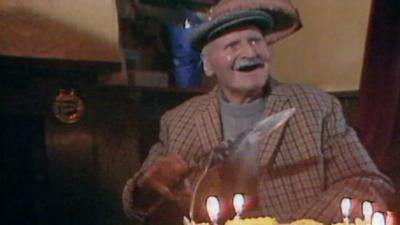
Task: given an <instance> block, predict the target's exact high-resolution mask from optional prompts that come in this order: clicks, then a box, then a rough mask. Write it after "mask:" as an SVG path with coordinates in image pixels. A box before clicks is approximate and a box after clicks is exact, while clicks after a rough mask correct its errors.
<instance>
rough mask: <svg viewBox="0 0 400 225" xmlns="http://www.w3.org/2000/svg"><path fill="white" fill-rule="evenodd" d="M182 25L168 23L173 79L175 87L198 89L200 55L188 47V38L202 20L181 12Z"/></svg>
mask: <svg viewBox="0 0 400 225" xmlns="http://www.w3.org/2000/svg"><path fill="white" fill-rule="evenodd" d="M179 13H182V15H180V16H182V18H185V19H184V22H183V23H182V24H176V23H168V24H167V29H168V35H169V42H170V48H171V53H172V58H173V63H174V78H175V85H176V86H177V87H182V88H188V87H200V86H201V81H202V76H203V70H202V63H201V57H200V53H199V52H198V51H196V50H193V49H192V48H191V47H190V43H189V38H190V35H191V33H192V31H193V28H194V27H195V26H197V25H199V24H201V23H202V22H203V21H204V19H203V18H201V17H200V16H198V15H197V14H196V13H195V12H192V11H190V10H182V11H180V12H179Z"/></svg>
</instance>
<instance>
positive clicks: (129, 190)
mask: <svg viewBox="0 0 400 225" xmlns="http://www.w3.org/2000/svg"><path fill="white" fill-rule="evenodd" d="M167 120H168V119H167V113H166V114H164V115H163V116H162V118H161V120H160V133H159V141H158V142H157V143H156V144H154V145H153V146H152V148H151V149H150V151H149V154H148V156H147V158H146V160H145V161H144V163H143V164H142V167H141V168H140V170H139V171H138V172H137V173H136V174H134V175H133V177H132V178H130V179H128V181H127V183H126V184H125V186H124V189H123V192H122V205H123V210H124V213H125V214H126V215H127V216H128V218H131V219H137V220H141V221H142V220H144V216H145V215H144V214H143V213H145V209H141V208H140V206H138V204H135V202H134V192H135V183H136V180H137V179H138V177H139V176H140V175H141V174H143V172H144V171H146V170H147V169H148V168H149V167H150V166H151V165H152V164H153V163H155V162H156V160H157V159H158V158H159V157H160V156H162V155H164V154H166V153H167V151H168V126H167Z"/></svg>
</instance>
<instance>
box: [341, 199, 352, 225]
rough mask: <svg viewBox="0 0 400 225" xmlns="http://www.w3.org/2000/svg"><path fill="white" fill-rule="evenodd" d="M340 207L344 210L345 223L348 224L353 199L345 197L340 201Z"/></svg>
mask: <svg viewBox="0 0 400 225" xmlns="http://www.w3.org/2000/svg"><path fill="white" fill-rule="evenodd" d="M340 208H341V210H342V215H343V223H346V224H348V223H349V222H350V221H349V216H350V210H351V199H350V198H343V199H342V202H341V203H340Z"/></svg>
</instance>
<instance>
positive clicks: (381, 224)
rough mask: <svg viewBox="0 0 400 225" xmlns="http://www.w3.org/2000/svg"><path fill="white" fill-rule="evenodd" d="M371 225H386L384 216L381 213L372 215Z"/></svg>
mask: <svg viewBox="0 0 400 225" xmlns="http://www.w3.org/2000/svg"><path fill="white" fill-rule="evenodd" d="M372 225H386V221H385V215H384V214H383V213H382V212H375V213H374V214H373V215H372Z"/></svg>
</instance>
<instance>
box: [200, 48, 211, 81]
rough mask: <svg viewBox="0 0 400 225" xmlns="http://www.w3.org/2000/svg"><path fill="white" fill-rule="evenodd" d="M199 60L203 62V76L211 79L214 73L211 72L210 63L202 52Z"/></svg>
mask: <svg viewBox="0 0 400 225" xmlns="http://www.w3.org/2000/svg"><path fill="white" fill-rule="evenodd" d="M201 59H202V61H203V70H204V74H205V75H206V76H208V77H212V76H213V75H214V71H213V70H212V68H211V66H210V63H209V62H208V60H207V57H206V56H205V54H204V52H203V53H202V54H201Z"/></svg>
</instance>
